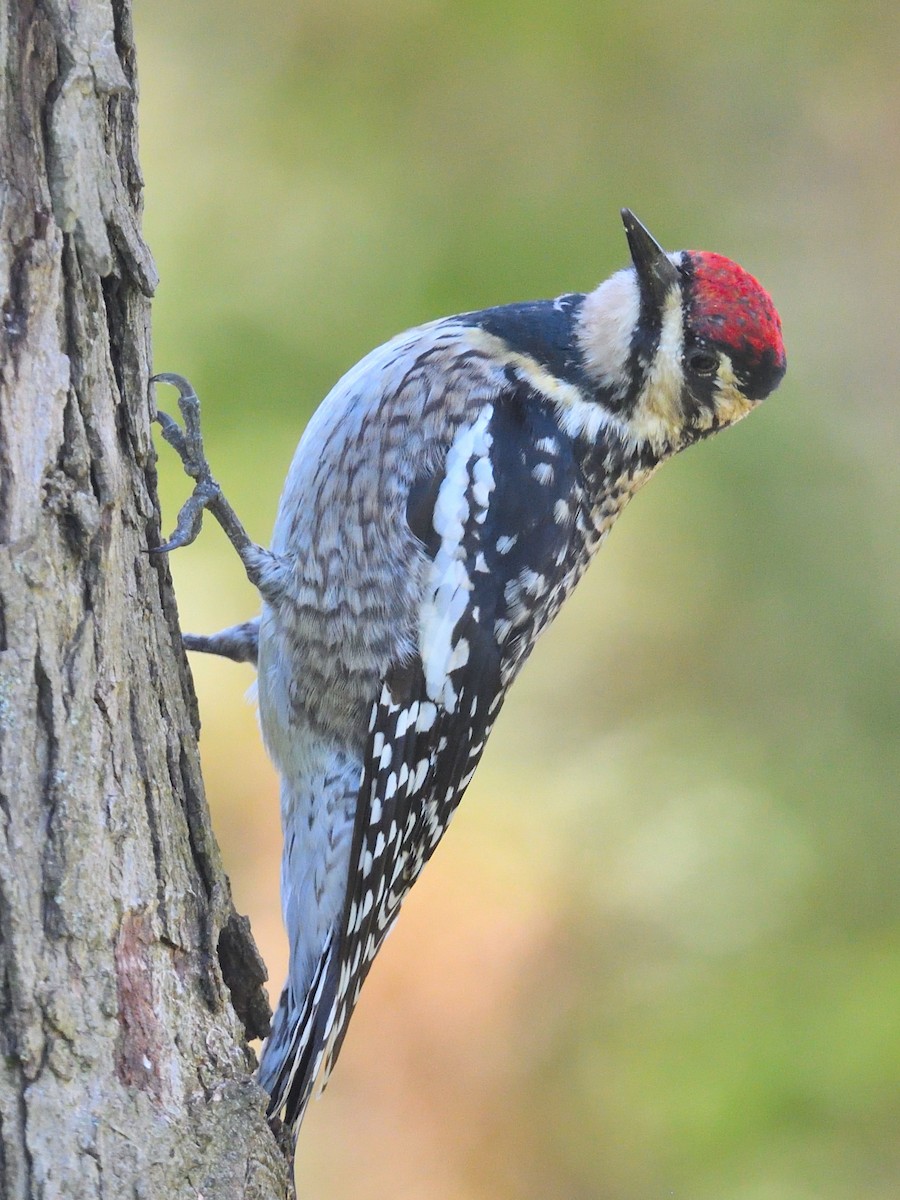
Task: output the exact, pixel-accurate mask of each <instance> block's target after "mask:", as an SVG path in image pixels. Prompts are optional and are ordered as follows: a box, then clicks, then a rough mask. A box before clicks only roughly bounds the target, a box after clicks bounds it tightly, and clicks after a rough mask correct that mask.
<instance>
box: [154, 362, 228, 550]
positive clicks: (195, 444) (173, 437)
mask: <svg viewBox="0 0 900 1200" xmlns="http://www.w3.org/2000/svg"><path fill="white" fill-rule="evenodd" d="M150 382H151V383H171V384H172V385H173V386H174V387H176V388H178V407H179V409H180V410H181V416H182V419H183V421H184V429H182V428H181V426H180V425H179V424H178V422H177V421H176V420H175V419H174V418H173V417H170V416H169V414H168V413H165V412H160V411H157V413H156V416H155V418H154V420H155V421H156V422H157V424H158V425H159V426H160V428H161V429H162V435H163V437H164V438H165V440H166V441H167V442H168V443H169V445H170V446H171V447H172V449H173V450H174V451H175V453H176V454H177V455H178V457H179V458H180V459H181V462H182V464H183V466H184V469H185V472H186V473H187V474H188V475H189V476H190V477H191V479H193V480H195V483H194V490H193V492H192V493H191V495H190V496H189V497H188V499H187V500H186V501H185V502H184V504H183V505H182V506H181V511H180V512H179V514H178V522H177V524H176V526H175V531H174V533H173V534H172V536H171V537H170V538H169V540H168V541H167V542H165V543H164V544H163V545H161V546H154V547H153V552H154V553H156V554H164V553H166V552H167V551H169V550H178V549H180V548H181V547H182V546H189V545H190V544H191V542H193V541H194V540H195V538H196V537H197V534H198V533H199V532H200V528H201V526H202V524H203V512H204V510H205V509H207V508H210V507H212V506H213V505H215V504H216V503H218V502H221V501H222V500H223V497H222V489H221V488H220V487H219V485H218V483H216V481H215V479H213V476H212V471H211V470H210V466H209V463H208V462H207V459H206V452H205V451H204V449H203V435H202V433H201V432H200V399H199V397H198V396H197V393H196V392H195V391H194V389H193V387H192V386H191V385H190V383H188V381H187V380H186V379H185V378H184V376H183V375H174V374H170V373H169V372H164V373H162V374H159V375H154V376H153V377H152V379H151V380H150Z"/></svg>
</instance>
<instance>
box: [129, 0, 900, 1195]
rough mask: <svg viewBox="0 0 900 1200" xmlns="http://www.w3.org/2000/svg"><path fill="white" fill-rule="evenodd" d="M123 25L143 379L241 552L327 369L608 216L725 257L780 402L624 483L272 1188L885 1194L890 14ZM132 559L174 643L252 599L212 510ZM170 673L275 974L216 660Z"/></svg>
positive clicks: (273, 944)
mask: <svg viewBox="0 0 900 1200" xmlns="http://www.w3.org/2000/svg"><path fill="white" fill-rule="evenodd" d="M135 15H136V21H137V27H138V28H137V33H138V48H139V63H140V75H141V89H142V97H141V141H142V156H143V165H144V169H145V173H146V177H147V192H146V231H147V236H148V238H149V241H150V244H151V247H152V249H153V252H154V254H155V256H156V259H157V262H158V264H159V267H160V270H161V273H162V283H161V285H160V288H159V292H158V296H157V300H156V304H155V308H154V315H155V360H156V367H157V369H158V370H170V371H179V372H183V373H184V374H186V375H188V376H189V377H190V378H191V380H192V381H193V382H194V384H195V385H196V386H197V388H198V390H199V392H200V395H201V396H202V397H203V399H204V401H205V410H204V411H205V430H206V435H207V442H208V449H209V453H210V456H211V459H212V462H213V464H214V469H215V470H216V473H217V475H218V476H219V478H220V479H221V481H222V483H223V485H224V487H225V490H226V493H227V495H228V496H229V497H230V499H231V500H232V502H233V504H234V505H235V507H236V508H237V510H238V512H239V513H241V514H242V516H243V518H244V520H245V522H246V523H247V525H248V527H249V529H250V531H251V533H252V534H253V535H254V536H256V537H257V538H259V539H260V540H262V541H266V540H267V539H268V536H269V531H270V528H271V524H272V520H273V517H274V513H275V507H276V502H277V497H278V493H279V490H280V484H281V481H282V480H283V478H284V474H285V471H286V469H287V466H288V463H289V460H290V457H291V454H292V451H293V448H294V445H295V443H296V440H297V438H298V436H299V434H300V432H301V431H302V429H303V426H304V423H305V422H306V420H307V418H308V417H309V414H310V412H311V411H312V409H313V408H314V406H315V405H316V404H317V403H318V401H319V400H320V399H321V398H322V396H323V395H324V394H325V392H326V391H327V390H328V388H329V387H330V386H331V384H332V383H333V382H334V381H335V380H336V379H337V378H338V376H339V375H340V374H341V373H342V372H343V371H344V370H345V369H347V368H348V367H349V366H351V365H352V364H353V363H354V362H355V361H356V360H357V359H358V358H359V357H360V356H361V355H362V354H363V353H365V352H366V351H367V350H369V349H370V348H371V347H373V346H375V345H377V344H378V343H379V342H382V341H384V340H385V339H386V338H388V337H389V336H391V335H392V334H394V333H396V332H397V331H399V330H401V329H403V328H405V327H407V326H410V325H415V324H418V323H419V322H421V321H425V320H428V319H430V318H432V317H436V316H440V315H443V314H446V313H450V312H454V311H460V310H465V309H471V308H478V307H481V306H484V305H489V304H497V303H502V302H506V301H512V300H523V299H530V298H535V297H544V296H554V295H556V294H558V293H560V292H562V291H567V290H575V289H581V290H586V289H590V288H591V287H593V286H594V285H595V284H596V283H597V282H599V280H600V279H602V278H604V277H605V276H606V275H608V274H609V273H610V272H611V271H613V270H614V269H616V268H618V267H619V266H621V265H623V264H624V263H625V261H626V246H625V240H624V237H623V233H622V229H621V225H620V221H619V217H618V209H619V207H620V206H621V205H623V204H627V205H630V206H632V207H633V208H634V209H635V211H636V212H637V213H638V215H639V216H640V217H641V218H642V219H643V220H644V221H645V222H646V223H647V224H648V225H649V227H650V228H651V229H652V230H653V232H654V233H655V234H656V236H657V237H658V238H659V239H660V240H661V241H663V242H664V244H666V245H667V246H670V247H671V248H678V247H684V246H687V247H695V248H698V247H699V248H706V249H715V250H718V251H720V252H722V253H725V254H728V255H730V256H732V257H734V258H736V259H738V260H739V261H740V262H742V263H743V264H744V265H745V266H746V267H747V268H748V269H749V270H751V271H752V272H753V273H754V274H756V275H758V276H759V277H760V278H761V279H762V280H763V282H764V284H765V285H766V286H767V287H768V288H769V290H770V291H771V292H772V294H773V296H774V298H775V301H776V303H777V304H778V307H779V309H780V310H781V313H782V316H783V319H784V326H785V338H786V343H787V348H788V361H789V371H788V376H787V379H786V381H785V383H784V385H783V386H782V388H781V389H780V391H778V392H777V393H776V394H775V396H774V397H773V398H772V399H771V400H770V401H769V402H767V404H766V405H765V406H764V407H763V408H762V409H761V410H760V411H759V412H758V413H756V414H754V416H753V417H752V418H751V419H750V420H749V421H748V422H746V423H745V424H743V425H741V426H740V427H739V428H738V429H737V430H735V431H733V432H730V433H728V434H727V435H725V436H723V437H721V438H717V439H714V440H713V441H712V442H709V443H706V444H703V445H702V446H700V447H698V448H696V449H694V450H692V451H691V452H690V453H689V454H686V455H684V456H683V457H681V458H680V459H678V460H676V461H675V462H673V463H671V464H669V465H668V466H667V467H666V468H665V469H664V470H663V471H662V472H661V474H660V475H659V476H658V477H657V478H656V479H654V481H653V482H652V484H651V485H650V487H649V488H648V489H647V490H646V492H644V493H642V494H641V495H640V496H639V498H638V499H637V500H636V501H635V503H634V504H633V505H632V507H631V508H630V509H629V510H628V512H627V513H626V514H625V516H624V517H623V519H622V521H621V523H620V524H619V526H618V527H617V528H616V530H615V531H614V533H613V534H612V536H611V538H610V541H609V543H608V544H607V546H606V547H605V548H604V550H603V551H602V552H601V554H600V556H599V558H598V561H597V563H596V564H595V565H594V566H593V568H592V570H591V572H590V573H589V575H588V577H587V579H586V580H585V582H584V583H583V584H582V585H581V587H580V589H579V592H578V594H577V595H576V596H575V598H574V599H573V600H572V601H571V602H570V603H569V605H568V607H567V609H566V610H565V611H564V613H563V615H562V616H561V618H560V619H559V621H558V623H557V625H556V626H555V627H554V628H553V629H552V630H551V631H550V632H549V634H547V635H546V637H545V638H544V639H543V641H542V643H541V645H540V647H539V649H538V651H537V652H536V654H535V655H534V658H533V660H532V662H531V664H530V666H529V668H528V669H527V670H526V671H525V673H524V676H523V677H522V679H521V680H520V682H519V683H518V685H517V687H516V688H515V689H514V691H513V694H512V697H511V699H510V700H509V701H508V703H507V705H506V708H505V710H504V713H503V716H502V718H501V721H500V723H499V725H498V727H497V729H496V731H495V733H494V735H493V738H492V741H491V745H490V747H489V749H488V752H487V754H486V757H485V760H484V763H483V765H482V767H481V769H480V772H479V774H478V775H477V776H476V779H475V782H474V783H473V785H472V787H471V788H470V790H469V793H468V795H467V796H466V799H465V801H464V803H463V805H462V808H461V810H460V813H459V816H458V817H457V820H456V822H455V823H454V827H453V830H452V832H451V834H450V835H449V837H448V838H447V839H446V841H445V843H444V844H443V845H442V847H441V850H440V852H439V853H438V854H437V856H436V858H435V861H434V863H433V864H432V865H431V866H430V867H429V869H428V871H427V872H426V873H425V876H424V878H423V879H422V880H421V882H420V883H419V884H418V885H417V887H416V889H415V891H414V893H413V895H412V898H411V899H410V901H409V902H408V904H407V906H406V907H405V909H404V915H403V917H402V918H401V920H400V922H399V925H398V928H397V930H396V932H395V934H394V935H393V936H392V937H391V939H390V940H389V942H388V944H387V946H386V947H385V950H384V951H383V953H382V955H381V957H380V959H379V961H378V963H377V965H376V968H375V970H374V972H373V974H372V976H371V979H370V982H369V984H368V985H367V988H366V991H365V993H364V996H363V1000H362V1003H361V1006H360V1009H359V1011H358V1013H357V1016H356V1018H355V1020H354V1024H353V1028H352V1031H351V1034H350V1037H349V1039H348V1041H347V1044H346V1047H345V1050H344V1052H343V1056H342V1060H341V1064H340V1067H339V1069H338V1071H337V1073H336V1075H335V1078H334V1080H333V1081H332V1083H331V1085H330V1087H329V1090H328V1094H327V1097H326V1098H325V1100H324V1101H323V1102H321V1103H317V1104H315V1105H314V1106H313V1109H312V1111H311V1114H310V1116H309V1117H308V1120H307V1123H306V1125H305V1127H304V1132H303V1136H302V1137H301V1141H300V1148H299V1153H298V1171H299V1175H300V1178H301V1180H302V1181H303V1182H302V1188H301V1194H303V1195H308V1196H313V1195H314V1196H321V1197H326V1196H327V1197H342V1198H343V1197H354V1196H359V1195H367V1196H371V1197H373V1198H375V1200H379V1198H381V1197H385V1198H386V1197H391V1198H392V1200H405V1198H407V1197H408V1198H410V1200H412V1198H413V1197H415V1198H416V1200H418V1198H420V1197H423V1196H426V1197H428V1198H429V1200H488V1198H491V1200H498V1198H499V1200H506V1198H510V1200H512V1198H513V1197H515V1198H523V1200H532V1198H533V1200H537V1198H539V1197H540V1198H541V1200H544V1198H557V1197H560V1198H564V1200H570V1198H571V1200H581V1198H582V1197H583V1198H585V1200H587V1198H591V1200H597V1198H600V1200H607V1198H608V1200H655V1198H663V1197H677V1198H679V1200H681V1198H683V1200H882V1198H884V1200H888V1198H890V1200H896V1197H897V1196H900V889H898V870H897V860H898V847H900V805H898V799H900V796H898V790H900V789H898V783H897V780H898V774H900V771H898V768H900V763H898V758H900V754H898V729H900V719H898V716H900V715H898V706H897V681H898V680H897V644H898V637H897V635H898V620H897V610H898V602H897V594H898V582H900V555H898V537H897V534H898V519H897V518H898V504H897V501H898V489H897V463H898V458H900V454H898V450H900V444H898V442H900V439H898V399H897V379H898V375H900V355H898V349H897V346H898V325H900V305H898V288H897V284H898V276H900V218H898V183H900V72H898V68H897V64H898V61H900V17H898V10H897V7H896V5H888V4H882V5H867V6H862V7H860V6H858V5H852V4H849V3H845V4H839V3H827V2H826V3H818V4H816V5H811V4H803V3H792V4H791V3H788V4H785V3H784V2H783V0H782V2H779V3H755V4H749V5H740V6H738V5H733V6H727V5H721V4H712V3H690V2H685V0H682V2H680V3H665V4H663V3H652V2H651V3H645V4H642V5H640V6H631V5H613V4H609V3H602V2H601V3H592V4H588V3H571V4H548V3H546V0H542V2H540V3H536V2H533V0H525V2H522V3H519V4H502V3H498V2H496V0H477V2H475V0H469V2H462V0H460V2H458V3H443V4H442V3H437V2H436V0H348V2H346V3H343V4H334V3H327V2H325V0H315V2H308V0H293V2H287V0H257V2H256V3H255V4H253V5H250V4H246V3H245V4H238V3H235V2H234V0H217V2H216V3H212V2H211V0H193V2H192V3H189V4H185V3H183V2H179V0H138V3H137V5H136V14H135ZM163 400H165V402H167V403H168V404H169V405H170V406H171V404H172V402H173V397H172V396H171V395H166V396H165V397H163V396H160V402H161V403H162V402H163ZM162 468H163V503H164V512H165V516H164V521H163V524H164V526H165V527H166V529H168V528H170V527H171V526H172V525H173V523H174V518H175V513H176V510H177V507H178V504H179V503H180V501H181V499H183V497H184V495H185V494H186V490H187V488H186V481H185V480H184V478H183V477H182V476H181V475H180V473H179V470H178V469H177V467H176V465H175V463H174V456H173V455H172V454H170V453H168V452H166V451H163V453H162ZM172 569H173V572H174V575H175V579H176V586H177V591H178V596H179V605H180V610H181V616H182V622H183V626H184V627H185V628H187V629H191V630H195V631H197V632H201V631H210V630H212V629H215V628H219V627H220V626H223V625H225V624H228V623H231V622H233V621H237V620H241V619H243V618H245V617H246V616H249V615H250V614H251V613H252V612H254V611H255V607H256V606H255V602H254V597H253V594H252V592H251V589H250V588H249V585H247V584H246V583H245V582H244V581H243V580H242V573H241V569H240V566H239V564H238V562H237V559H236V558H235V556H234V554H233V553H232V551H231V549H230V547H229V546H228V545H227V543H226V541H225V538H224V536H223V535H222V534H221V532H220V531H219V530H218V529H217V528H216V527H215V526H214V523H213V522H211V521H210V522H208V525H207V528H206V530H205V531H204V534H203V536H202V537H201V539H200V540H199V542H198V543H197V544H196V545H195V546H194V547H193V548H191V549H189V550H185V551H182V552H180V553H179V554H177V555H174V556H173V562H172ZM194 670H195V673H196V678H197V684H198V689H199V693H200V704H201V710H202V714H203V721H204V728H203V737H202V749H203V756H204V764H205V774H206V780H207V786H208V790H209V794H210V799H211V802H212V804H213V808H214V820H215V824H216V830H217V833H218V835H219V838H220V840H221V843H222V846H223V850H224V854H225V858H226V864H227V866H228V869H229V871H230V874H231V877H232V881H233V884H234V888H235V892H236V895H237V900H238V904H239V906H240V907H241V908H242V909H243V910H245V911H248V912H249V913H250V915H251V918H252V921H253V927H254V930H255V932H256V934H257V937H258V939H259V942H260V944H261V946H262V948H263V951H264V953H265V956H266V958H267V961H268V962H269V964H270V968H271V975H272V986H273V995H277V990H278V988H279V987H280V984H281V980H282V977H283V972H284V963H285V947H284V939H283V935H282V933H281V929H280V917H279V911H278V858H279V831H278V816H277V795H276V781H275V778H274V776H273V773H272V771H271V769H270V768H269V767H268V765H267V763H266V761H265V757H264V754H263V751H262V749H261V747H260V744H259V737H258V733H257V730H256V726H255V716H254V712H253V709H252V706H251V705H249V704H248V703H246V701H245V699H244V692H245V691H246V689H247V687H248V686H249V684H250V683H251V672H250V671H249V669H248V668H246V667H237V666H234V665H233V664H230V663H227V662H224V661H222V662H218V661H214V660H213V661H205V660H203V659H202V658H197V659H195V660H194Z"/></svg>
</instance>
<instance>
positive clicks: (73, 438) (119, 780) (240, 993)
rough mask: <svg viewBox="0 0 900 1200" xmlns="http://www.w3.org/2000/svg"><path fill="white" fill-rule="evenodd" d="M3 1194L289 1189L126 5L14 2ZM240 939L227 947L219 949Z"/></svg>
mask: <svg viewBox="0 0 900 1200" xmlns="http://www.w3.org/2000/svg"><path fill="white" fill-rule="evenodd" d="M0 64H2V70H3V80H2V104H3V109H2V128H0V170H2V177H0V180H2V192H0V304H2V327H0V982H2V991H0V1047H2V1055H0V1194H2V1197H3V1198H4V1200H7V1198H9V1200H12V1198H13V1197H15V1198H16V1200H20V1198H21V1200H24V1198H26V1197H28V1198H32V1197H41V1198H51V1197H63V1196H65V1197H67V1198H69V1200H71V1198H73V1197H79V1198H80V1197H100V1196H102V1197H103V1198H104V1200H117V1198H118V1197H126V1196H127V1197H129V1200H131V1198H133V1197H147V1198H150V1197H166V1198H169V1197H191V1198H192V1200H195V1198H196V1197H197V1196H200V1195H202V1196H203V1197H205V1200H218V1198H220V1197H237V1196H241V1197H244V1196H246V1197H258V1198H260V1200H262V1198H267V1200H268V1198H270V1197H282V1196H286V1195H287V1194H288V1192H289V1182H288V1174H289V1173H288V1169H287V1165H286V1163H285V1160H284V1158H283V1156H282V1155H281V1153H280V1152H279V1150H278V1148H277V1146H276V1143H275V1141H274V1139H273V1137H272V1135H271V1133H270V1132H269V1130H268V1127H267V1125H266V1122H265V1118H264V1112H263V1107H264V1097H263V1094H262V1092H261V1091H260V1090H259V1089H258V1088H257V1087H256V1085H255V1084H254V1083H253V1082H252V1081H251V1078H250V1071H251V1069H252V1065H253V1064H252V1058H251V1056H250V1054H249V1051H248V1050H247V1048H246V1041H245V1031H244V1027H243V1025H242V1023H241V1021H240V1020H239V1019H238V1016H237V1015H236V1012H235V1008H234V1005H233V1003H232V997H231V995H230V993H229V986H228V983H227V982H226V979H225V977H224V976H223V967H224V971H225V972H226V974H228V976H229V979H228V982H229V983H231V984H232V987H233V988H234V997H235V1003H236V1004H238V1007H240V1008H241V1013H242V1016H243V1018H244V1020H245V1021H246V1022H248V1024H249V1025H250V1027H251V1030H252V1031H253V1032H258V1026H259V1023H260V1009H261V1007H262V1004H263V1001H262V997H261V993H260V983H261V978H262V975H261V971H260V968H259V963H258V959H255V958H254V955H255V951H254V949H253V946H252V942H251V941H250V939H249V934H248V933H247V931H246V929H245V927H244V926H243V925H242V924H241V922H240V919H239V918H237V917H236V915H235V913H234V910H233V907H232V904H231V898H230V893H229V889H228V883H227V880H226V878H225V876H224V874H223V872H222V866H221V862H220V859H219V854H218V850H217V848H216V845H215V842H214V841H213V838H212V835H211V833H210V828H209V821H208V814H207V809H206V802H205V799H204V794H203V786H202V782H201V778H200V772H199V766H198V759H197V750H196V706H195V702H194V696H193V691H192V687H191V682H190V677H189V675H188V673H187V668H186V665H185V661H184V657H183V654H182V651H181V646H180V637H179V632H178V627H177V620H176V614H175V608H174V603H173V600H172V593H171V588H170V582H169V577H168V571H167V568H166V564H165V562H164V561H163V560H160V559H157V558H154V557H150V556H148V555H147V553H146V549H147V546H148V545H153V544H155V543H156V541H157V538H158V528H157V518H156V506H155V471H154V465H153V464H154V450H153V443H152V441H151V437H150V412H149V407H148V402H147V376H148V367H149V359H150V348H149V297H150V295H151V293H152V291H153V287H154V284H155V272H154V267H153V262H152V259H151V258H150V255H149V253H148V252H147V250H146V248H145V246H144V244H143V242H142V240H141V235H140V228H139V219H140V191H141V176H140V170H139V167H138V162H137V153H136V128H135V74H134V46H133V42H132V30H131V20H130V8H129V4H128V2H127V0H116V2H115V3H113V4H110V0H44V3H43V4H38V3H35V2H34V0H3V4H2V6H0ZM223 933H224V937H223Z"/></svg>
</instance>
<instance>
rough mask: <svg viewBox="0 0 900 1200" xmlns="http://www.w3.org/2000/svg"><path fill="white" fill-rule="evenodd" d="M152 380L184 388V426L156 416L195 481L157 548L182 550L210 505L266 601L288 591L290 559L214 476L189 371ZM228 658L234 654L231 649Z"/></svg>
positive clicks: (160, 550)
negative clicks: (264, 540) (249, 522)
mask: <svg viewBox="0 0 900 1200" xmlns="http://www.w3.org/2000/svg"><path fill="white" fill-rule="evenodd" d="M150 382H151V383H171V384H172V385H173V387H176V388H178V407H179V409H180V410H181V416H182V419H183V421H184V429H182V428H181V426H180V425H179V424H178V422H177V421H176V420H174V418H172V417H170V416H169V414H168V413H165V412H160V411H158V410H157V412H156V415H155V417H154V420H155V421H156V422H157V423H158V424H159V426H160V428H161V429H162V435H163V437H164V438H165V440H166V441H167V442H168V443H169V445H170V446H171V447H172V449H173V450H174V451H175V453H176V454H177V455H178V457H179V458H180V459H181V461H182V464H183V465H184V469H185V471H186V473H187V474H188V475H189V476H190V477H191V479H193V480H194V481H195V482H194V490H193V492H192V493H191V495H190V496H189V497H188V499H187V500H185V502H184V504H183V505H182V506H181V511H180V512H179V514H178V522H177V524H176V526H175V530H174V532H173V533H172V536H171V537H170V538H169V540H168V541H167V542H164V543H163V545H161V546H154V547H153V549H152V551H151V552H152V553H156V554H163V553H167V552H168V551H170V550H178V549H180V547H182V546H189V545H190V544H191V542H193V541H194V539H195V538H196V537H197V534H198V533H199V532H200V527H201V525H202V523H203V512H204V510H205V509H209V511H210V512H211V513H212V515H213V516H214V517H215V518H216V520H217V521H218V522H219V524H220V525H221V526H222V528H223V529H224V531H225V533H226V535H227V537H228V540H229V541H230V542H231V544H232V546H234V548H235V550H236V551H237V552H238V555H239V556H240V559H241V562H242V563H243V564H244V569H245V571H246V572H247V578H248V579H249V580H250V582H251V583H252V584H253V586H254V587H256V588H257V589H258V590H259V592H260V593H261V594H262V595H263V597H264V598H265V599H266V600H277V599H278V597H279V596H280V595H281V594H282V592H283V583H282V581H283V579H284V577H285V575H286V573H287V564H286V563H285V560H284V559H283V558H280V557H279V556H278V555H276V554H273V553H272V552H271V551H270V550H265V549H263V547H262V546H258V545H257V544H256V542H253V541H251V539H250V537H249V536H248V534H247V531H246V529H244V526H243V524H242V523H241V521H240V519H239V518H238V516H237V514H236V513H235V511H234V509H233V508H232V507H231V505H230V504H229V503H228V501H227V500H226V499H225V497H224V495H223V494H222V489H221V487H220V486H219V484H218V483H217V482H216V480H215V479H214V478H213V474H212V471H211V470H210V466H209V463H208V462H207V459H206V452H205V450H204V449H203V435H202V434H201V432H200V400H199V398H198V396H197V393H196V392H195V391H194V389H193V387H191V385H190V384H189V383H188V381H187V380H186V379H185V378H184V376H183V375H174V374H170V373H169V372H165V373H163V374H160V375H154V376H153V377H152V379H151V380H150ZM224 632H227V631H224ZM195 648H196V649H200V647H199V646H197V647H195ZM213 653H219V651H213ZM228 657H232V655H230V654H229V655H228Z"/></svg>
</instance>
